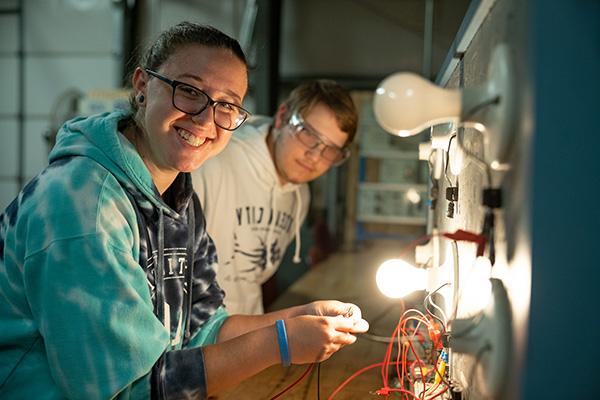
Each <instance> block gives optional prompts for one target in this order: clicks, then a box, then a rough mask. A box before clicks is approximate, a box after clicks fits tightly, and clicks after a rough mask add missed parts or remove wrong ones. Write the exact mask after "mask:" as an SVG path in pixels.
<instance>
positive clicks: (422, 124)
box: [373, 72, 462, 137]
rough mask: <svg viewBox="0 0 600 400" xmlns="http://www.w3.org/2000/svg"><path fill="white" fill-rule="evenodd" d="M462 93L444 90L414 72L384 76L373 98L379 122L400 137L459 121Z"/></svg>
mask: <svg viewBox="0 0 600 400" xmlns="http://www.w3.org/2000/svg"><path fill="white" fill-rule="evenodd" d="M461 104H462V103H461V92H460V91H459V90H453V89H443V88H440V87H438V86H435V85H433V84H432V83H430V82H429V81H427V80H426V79H423V78H422V77H420V76H419V75H417V74H413V73H410V72H398V73H395V74H393V75H390V76H389V77H387V78H386V79H384V80H383V81H382V82H381V84H380V85H379V87H378V88H377V90H376V91H375V97H374V98H373V108H374V111H375V118H376V119H377V122H378V123H379V124H380V125H381V126H382V127H383V128H384V129H385V130H386V131H388V132H390V133H392V134H394V135H397V136H402V137H406V136H412V135H416V134H417V133H419V132H421V131H423V130H424V129H426V128H428V127H430V126H432V125H435V124H439V123H442V122H453V121H454V122H456V121H458V120H459V117H460V112H461Z"/></svg>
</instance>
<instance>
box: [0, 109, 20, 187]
mask: <svg viewBox="0 0 600 400" xmlns="http://www.w3.org/2000/svg"><path fill="white" fill-rule="evenodd" d="M18 135H19V133H18V132H17V120H16V118H1V119H0V143H1V145H0V148H1V149H2V150H0V177H2V178H6V177H9V176H16V175H17V168H18V165H19V159H18V150H19V141H18V137H19V136H18Z"/></svg>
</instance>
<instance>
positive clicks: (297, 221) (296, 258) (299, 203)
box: [293, 187, 302, 264]
mask: <svg viewBox="0 0 600 400" xmlns="http://www.w3.org/2000/svg"><path fill="white" fill-rule="evenodd" d="M294 193H296V203H297V204H296V219H295V220H294V225H295V231H296V232H295V233H296V243H295V245H296V249H295V251H294V259H293V261H294V264H298V263H300V261H302V259H301V258H300V210H301V209H302V196H300V189H298V188H297V187H296V189H295V190H294Z"/></svg>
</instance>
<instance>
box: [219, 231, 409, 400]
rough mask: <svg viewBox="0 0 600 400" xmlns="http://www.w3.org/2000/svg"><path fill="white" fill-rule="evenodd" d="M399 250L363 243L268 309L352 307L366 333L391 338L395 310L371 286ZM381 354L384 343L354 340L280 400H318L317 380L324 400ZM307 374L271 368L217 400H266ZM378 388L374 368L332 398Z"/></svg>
mask: <svg viewBox="0 0 600 400" xmlns="http://www.w3.org/2000/svg"><path fill="white" fill-rule="evenodd" d="M401 246H402V243H400V242H397V241H380V242H372V243H367V244H365V245H364V246H363V248H361V249H360V250H358V251H356V252H346V253H336V254H334V255H332V256H330V257H329V258H328V259H327V260H325V261H324V262H323V263H321V264H319V265H317V266H315V267H314V268H312V269H311V270H310V271H309V272H308V273H306V274H305V275H304V276H302V278H300V279H299V280H298V281H296V282H295V283H294V284H293V285H292V286H290V287H289V289H288V290H287V291H286V292H285V293H284V294H283V295H282V296H281V297H280V298H278V299H277V300H276V302H275V303H274V305H273V306H272V309H280V308H284V307H288V306H291V305H296V304H302V303H306V302H309V301H312V300H319V299H336V300H341V301H347V302H352V303H354V304H357V305H358V306H359V307H360V308H361V309H362V311H363V317H364V318H365V319H366V320H367V321H369V323H370V325H371V326H370V331H369V333H371V334H374V335H378V336H388V335H391V334H392V331H393V328H394V326H395V323H397V321H398V319H399V313H400V305H399V303H397V302H393V301H392V300H389V299H387V298H385V297H384V296H383V295H382V294H381V293H380V292H379V290H378V289H377V286H376V284H375V272H376V269H377V267H378V266H379V265H380V264H381V263H382V262H383V261H385V260H387V259H389V258H393V257H394V256H395V257H397V256H398V252H399V251H400V249H401ZM385 351H386V343H382V342H377V341H374V340H373V339H372V338H371V337H367V336H359V339H358V340H357V341H356V343H354V344H353V345H351V346H347V347H345V348H343V349H341V350H340V351H339V352H337V353H336V354H334V355H333V356H332V357H331V358H330V359H329V360H327V361H325V362H323V363H322V364H321V367H320V374H318V376H317V368H316V367H315V368H314V369H313V371H312V372H311V374H310V375H309V376H307V377H305V378H304V379H303V380H302V382H300V383H299V384H298V385H296V386H295V387H294V388H293V389H291V390H290V391H289V392H287V393H286V394H285V395H284V396H282V397H280V398H283V399H290V400H296V399H297V400H300V399H311V400H313V399H317V398H319V397H318V396H317V380H319V382H320V385H319V387H320V398H321V399H328V398H329V397H330V395H331V394H332V393H333V392H334V390H335V389H336V388H337V387H338V386H339V385H340V384H341V383H342V382H344V381H345V380H346V379H347V378H349V377H350V376H351V375H352V374H354V373H355V372H357V371H359V370H360V369H362V368H364V367H367V366H369V365H372V364H376V363H380V362H381V361H382V360H383V357H384V355H385ZM306 369H307V366H305V365H298V366H292V367H290V368H283V367H281V366H274V367H272V368H269V369H267V370H265V371H263V372H261V373H260V374H258V375H256V376H254V377H253V378H251V379H249V380H247V381H245V382H243V383H242V384H240V385H239V386H237V387H236V388H234V389H232V390H230V391H228V392H226V393H224V394H221V395H219V397H218V399H219V400H233V399H252V400H254V399H257V400H259V399H266V400H268V399H271V398H272V397H273V396H274V395H276V394H277V393H279V392H280V391H281V390H283V389H284V388H286V387H287V386H288V385H289V384H291V383H292V382H294V381H295V380H296V379H297V378H298V377H300V375H302V373H303V372H304V371H306ZM381 385H382V378H381V368H374V369H371V370H369V371H367V372H365V373H364V374H362V375H360V376H358V377H357V378H356V379H353V380H352V381H351V382H350V383H349V384H348V385H347V386H346V387H345V388H344V389H343V390H342V391H341V392H340V393H339V394H338V395H336V396H335V399H344V400H352V399H369V398H378V397H379V396H377V395H374V394H373V391H375V390H377V389H379V388H380V387H381Z"/></svg>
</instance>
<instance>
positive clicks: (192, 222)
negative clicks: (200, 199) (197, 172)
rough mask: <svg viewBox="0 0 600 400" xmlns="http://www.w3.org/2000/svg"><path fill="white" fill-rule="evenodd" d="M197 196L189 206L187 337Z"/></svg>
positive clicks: (188, 335) (190, 304)
mask: <svg viewBox="0 0 600 400" xmlns="http://www.w3.org/2000/svg"><path fill="white" fill-rule="evenodd" d="M195 199H196V198H195V196H193V198H192V199H191V200H190V205H189V207H188V244H187V263H188V267H187V271H186V272H187V275H186V277H185V281H186V284H187V313H186V321H185V338H186V339H187V340H189V338H190V320H191V319H192V294H193V293H192V279H193V277H194V263H195V257H194V256H195V254H194V253H195V252H194V248H195V246H196V215H195V212H194V203H195Z"/></svg>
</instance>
